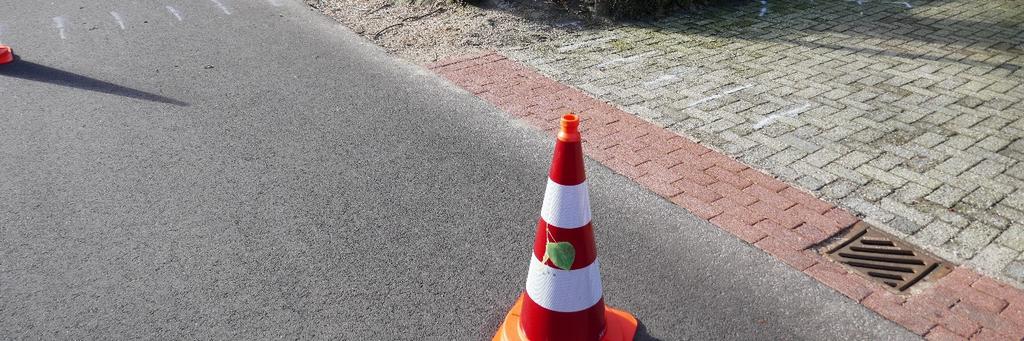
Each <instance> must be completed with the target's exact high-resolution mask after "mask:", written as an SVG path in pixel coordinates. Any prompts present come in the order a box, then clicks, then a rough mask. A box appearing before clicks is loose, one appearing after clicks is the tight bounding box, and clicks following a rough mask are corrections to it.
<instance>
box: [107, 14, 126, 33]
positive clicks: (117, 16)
mask: <svg viewBox="0 0 1024 341" xmlns="http://www.w3.org/2000/svg"><path fill="white" fill-rule="evenodd" d="M110 16H112V17H114V21H116V22H117V26H120V27H121V29H122V30H123V29H124V18H121V15H120V14H118V13H117V12H114V11H110Z"/></svg>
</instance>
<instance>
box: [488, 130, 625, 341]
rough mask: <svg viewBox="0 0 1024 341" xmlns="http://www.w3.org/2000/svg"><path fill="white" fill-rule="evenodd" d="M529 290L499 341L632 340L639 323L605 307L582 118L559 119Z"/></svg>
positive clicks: (528, 277)
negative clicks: (583, 144) (595, 239)
mask: <svg viewBox="0 0 1024 341" xmlns="http://www.w3.org/2000/svg"><path fill="white" fill-rule="evenodd" d="M561 124H562V129H561V131H559V132H558V138H557V140H556V141H555V155H554V158H553V160H552V161H551V171H550V173H548V185H547V189H546V190H545V192H544V203H543V205H542V208H541V214H540V215H541V218H540V219H539V221H538V222H537V236H536V238H535V240H534V244H533V254H532V257H530V270H529V271H530V272H529V274H528V275H527V276H526V290H525V292H524V293H523V294H522V295H520V296H519V299H518V300H517V301H516V303H515V305H514V306H513V307H512V311H510V312H509V313H508V315H507V316H506V317H505V322H504V323H502V325H501V328H500V329H498V333H497V334H495V335H494V340H495V341H499V340H501V341H510V340H534V341H546V340H551V341H556V340H557V341H562V340H607V341H618V340H633V336H634V334H636V329H637V321H636V318H635V317H633V315H631V314H630V313H628V312H624V311H620V310H615V309H612V308H610V307H607V306H605V305H604V297H603V293H602V291H601V272H600V270H599V267H598V261H597V248H596V246H595V244H594V231H593V229H592V227H591V224H590V195H589V194H588V192H587V183H586V175H585V174H584V169H583V146H582V144H581V143H580V133H579V131H578V127H579V124H580V120H579V117H578V116H576V115H575V114H566V115H565V116H562V122H561Z"/></svg>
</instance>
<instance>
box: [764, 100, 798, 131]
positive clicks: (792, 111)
mask: <svg viewBox="0 0 1024 341" xmlns="http://www.w3.org/2000/svg"><path fill="white" fill-rule="evenodd" d="M810 107H811V105H810V104H808V103H804V105H801V106H799V107H797V108H793V109H790V110H787V111H785V112H782V113H778V114H771V115H768V117H765V118H764V119H762V120H761V121H758V122H757V123H755V124H754V129H761V128H764V127H765V126H767V125H769V124H772V122H775V121H776V120H778V119H779V117H790V118H792V117H796V115H799V114H800V113H801V112H803V111H804V110H807V108H810Z"/></svg>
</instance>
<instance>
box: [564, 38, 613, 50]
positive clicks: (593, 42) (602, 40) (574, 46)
mask: <svg viewBox="0 0 1024 341" xmlns="http://www.w3.org/2000/svg"><path fill="white" fill-rule="evenodd" d="M614 39H618V37H616V36H609V37H604V38H600V39H594V40H590V41H584V42H581V43H576V44H572V45H566V46H562V47H559V48H558V52H559V53H565V52H569V51H573V50H577V49H579V48H581V47H586V46H589V45H597V44H601V43H605V42H608V41H612V40H614Z"/></svg>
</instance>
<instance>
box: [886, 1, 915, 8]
mask: <svg viewBox="0 0 1024 341" xmlns="http://www.w3.org/2000/svg"><path fill="white" fill-rule="evenodd" d="M890 4H897V5H903V6H904V7H906V8H914V6H911V5H910V3H909V2H906V1H903V2H890Z"/></svg>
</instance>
